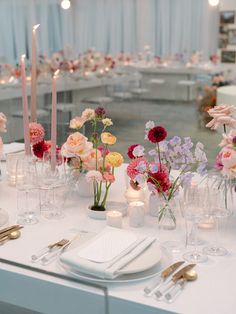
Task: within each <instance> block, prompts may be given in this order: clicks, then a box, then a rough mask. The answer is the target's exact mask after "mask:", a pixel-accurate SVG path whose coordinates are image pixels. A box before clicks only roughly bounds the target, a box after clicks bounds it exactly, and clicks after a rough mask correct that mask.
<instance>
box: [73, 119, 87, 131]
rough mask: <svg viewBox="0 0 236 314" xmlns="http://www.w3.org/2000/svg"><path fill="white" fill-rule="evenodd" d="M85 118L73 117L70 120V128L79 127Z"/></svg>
mask: <svg viewBox="0 0 236 314" xmlns="http://www.w3.org/2000/svg"><path fill="white" fill-rule="evenodd" d="M84 123H85V120H84V119H83V118H81V117H75V118H74V119H72V120H70V128H71V129H80V128H82V126H83V125H84Z"/></svg>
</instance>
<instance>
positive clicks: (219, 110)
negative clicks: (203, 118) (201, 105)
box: [208, 105, 235, 118]
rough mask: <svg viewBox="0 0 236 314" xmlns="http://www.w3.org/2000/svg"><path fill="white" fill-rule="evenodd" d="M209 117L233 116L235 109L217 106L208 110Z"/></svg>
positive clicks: (227, 106)
mask: <svg viewBox="0 0 236 314" xmlns="http://www.w3.org/2000/svg"><path fill="white" fill-rule="evenodd" d="M208 113H209V116H211V117H212V118H215V117H221V116H222V115H223V116H233V114H234V113H235V107H234V106H229V105H219V106H215V107H214V108H211V109H209V110H208Z"/></svg>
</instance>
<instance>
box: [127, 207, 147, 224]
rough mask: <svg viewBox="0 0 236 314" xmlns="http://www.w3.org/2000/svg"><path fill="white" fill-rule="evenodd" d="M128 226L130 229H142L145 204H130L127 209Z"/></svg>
mask: <svg viewBox="0 0 236 314" xmlns="http://www.w3.org/2000/svg"><path fill="white" fill-rule="evenodd" d="M128 213H129V224H130V226H131V227H135V228H137V227H143V225H144V215H145V204H144V202H141V201H136V202H131V203H130V204H129V207H128Z"/></svg>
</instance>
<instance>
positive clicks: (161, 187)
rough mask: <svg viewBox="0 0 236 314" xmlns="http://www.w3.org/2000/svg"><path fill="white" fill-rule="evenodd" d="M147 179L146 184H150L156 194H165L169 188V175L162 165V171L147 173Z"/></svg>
mask: <svg viewBox="0 0 236 314" xmlns="http://www.w3.org/2000/svg"><path fill="white" fill-rule="evenodd" d="M148 175H149V178H148V180H147V182H150V183H152V184H153V185H155V187H156V190H157V192H159V193H160V192H166V191H168V190H169V189H170V187H171V182H170V180H169V174H168V171H167V169H166V167H165V165H162V170H161V171H157V172H156V173H151V172H150V173H149V174H148Z"/></svg>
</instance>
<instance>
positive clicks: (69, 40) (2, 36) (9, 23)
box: [0, 0, 218, 62]
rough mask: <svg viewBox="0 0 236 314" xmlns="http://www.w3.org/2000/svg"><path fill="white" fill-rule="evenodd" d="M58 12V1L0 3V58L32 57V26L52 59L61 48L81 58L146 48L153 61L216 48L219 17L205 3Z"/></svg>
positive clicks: (125, 2) (135, 3) (108, 4)
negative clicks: (95, 52)
mask: <svg viewBox="0 0 236 314" xmlns="http://www.w3.org/2000/svg"><path fill="white" fill-rule="evenodd" d="M71 3H72V6H71V9H69V10H62V9H61V7H60V1H59V0H1V1H0V29H1V32H0V57H5V58H7V61H8V62H17V60H19V58H20V55H21V54H22V53H27V55H28V56H30V55H31V51H30V47H31V30H32V26H33V25H35V24H38V23H40V24H41V26H40V29H39V30H38V31H37V44H38V45H37V46H38V52H39V53H43V54H47V55H51V54H52V52H54V51H57V50H60V49H62V48H64V47H68V46H69V47H72V48H73V49H74V51H75V52H76V53H82V52H84V51H85V50H86V49H88V48H90V47H95V48H96V49H98V50H100V51H103V52H110V53H118V52H120V51H126V52H138V51H140V50H142V49H143V47H144V45H147V44H148V45H150V46H151V47H152V50H153V52H154V53H155V54H157V55H161V56H164V55H169V54H174V53H181V52H184V51H185V52H186V53H188V54H190V53H192V51H194V50H200V51H203V52H204V54H205V56H208V55H209V54H210V53H213V52H215V50H216V46H217V31H218V30H217V28H218V26H217V23H218V12H217V9H216V8H212V7H210V6H209V5H208V1H207V0H71Z"/></svg>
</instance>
